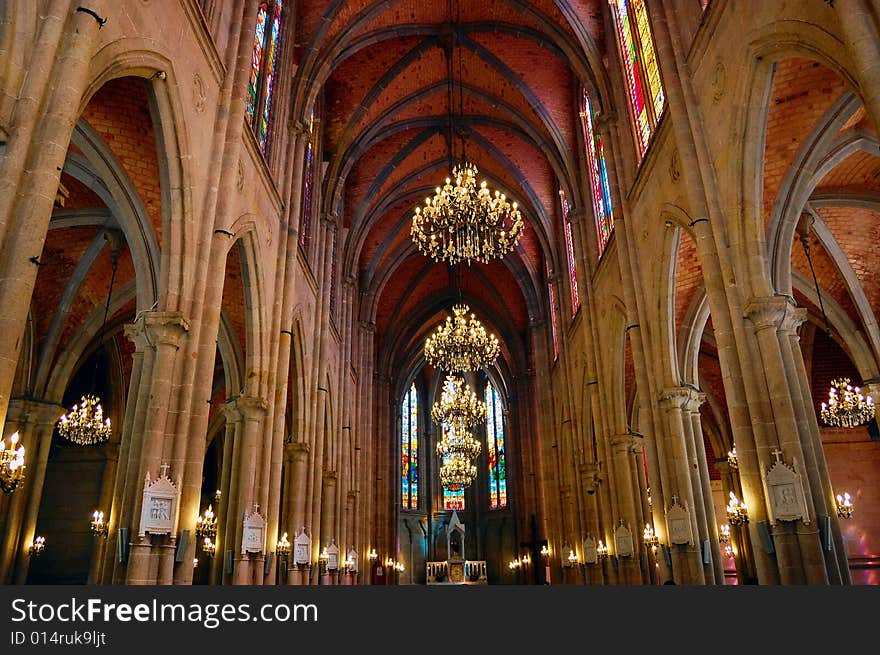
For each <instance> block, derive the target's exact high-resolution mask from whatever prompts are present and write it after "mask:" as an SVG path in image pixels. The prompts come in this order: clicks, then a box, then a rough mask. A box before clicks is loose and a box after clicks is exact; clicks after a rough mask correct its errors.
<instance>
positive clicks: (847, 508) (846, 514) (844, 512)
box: [837, 491, 855, 519]
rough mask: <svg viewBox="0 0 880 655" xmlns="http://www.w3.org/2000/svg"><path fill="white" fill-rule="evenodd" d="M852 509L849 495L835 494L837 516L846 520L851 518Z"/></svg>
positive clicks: (844, 493) (845, 493)
mask: <svg viewBox="0 0 880 655" xmlns="http://www.w3.org/2000/svg"><path fill="white" fill-rule="evenodd" d="M854 509H855V508H854V507H853V502H852V496H850V495H849V493H847V492H846V491H844V492H843V495H842V496H841V495H840V494H837V516H839V517H840V518H842V519H848V518H850V517H852V515H853V511H854Z"/></svg>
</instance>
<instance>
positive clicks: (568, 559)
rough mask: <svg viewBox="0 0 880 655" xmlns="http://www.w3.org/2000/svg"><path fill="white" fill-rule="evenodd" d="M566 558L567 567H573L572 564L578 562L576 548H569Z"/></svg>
mask: <svg viewBox="0 0 880 655" xmlns="http://www.w3.org/2000/svg"><path fill="white" fill-rule="evenodd" d="M565 559H566V562H565V566H566V567H567V568H571V567H572V566H575V565H576V564H577V563H578V556H577V554H576V553H575V552H574V550H572V549H571V548H569V549H568V557H566V558H565Z"/></svg>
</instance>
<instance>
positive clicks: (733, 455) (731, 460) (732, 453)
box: [727, 444, 739, 469]
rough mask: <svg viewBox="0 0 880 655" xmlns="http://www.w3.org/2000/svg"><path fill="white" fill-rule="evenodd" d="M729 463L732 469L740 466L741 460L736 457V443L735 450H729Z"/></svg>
mask: <svg viewBox="0 0 880 655" xmlns="http://www.w3.org/2000/svg"><path fill="white" fill-rule="evenodd" d="M727 464H728V466H730V468H732V469H736V468H739V461H738V460H737V459H736V444H733V450H728V451H727Z"/></svg>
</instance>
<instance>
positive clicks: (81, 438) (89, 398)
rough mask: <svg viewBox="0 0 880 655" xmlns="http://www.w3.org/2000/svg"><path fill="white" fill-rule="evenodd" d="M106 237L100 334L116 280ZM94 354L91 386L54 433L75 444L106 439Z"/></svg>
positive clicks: (114, 246)
mask: <svg viewBox="0 0 880 655" xmlns="http://www.w3.org/2000/svg"><path fill="white" fill-rule="evenodd" d="M106 237H107V240H108V241H110V242H111V247H112V250H111V253H110V256H111V258H112V262H113V272H112V273H111V275H110V288H109V289H108V290H107V302H106V304H105V305H104V320H103V321H101V327H100V329H99V330H98V332H97V334H98V335H100V334H101V332H102V331H103V329H104V326H105V325H106V324H107V315H108V314H109V312H110V297H111V295H112V294H113V283H114V282H115V280H116V270H117V268H118V267H119V247H118V245H117V244H116V242H115V241H114V238H113V237H111V235H110V234H109V233H107V234H106ZM94 357H95V369H94V371H92V387H91V388H92V390H91V392H89V393H87V394H84V395H83V397H82V400H81V401H80V402H79V404H77V405H74V406H73V407H72V408H71V410H70V411H69V412H68V413H67V414H65V415H64V416H62V417H61V418H60V419H58V434H60V435H61V437H63V438H64V439H67V440H68V441H70V442H72V443H75V444H77V445H79V446H92V445H95V444H100V443H104V442H105V441H108V440H109V439H110V435H111V434H112V431H111V429H110V418H109V417H108V418H106V419H105V418H104V408H103V407H101V399H100V398H98V396H96V395H95V393H94V389H95V381H96V378H97V376H98V357H97V354H95V355H94Z"/></svg>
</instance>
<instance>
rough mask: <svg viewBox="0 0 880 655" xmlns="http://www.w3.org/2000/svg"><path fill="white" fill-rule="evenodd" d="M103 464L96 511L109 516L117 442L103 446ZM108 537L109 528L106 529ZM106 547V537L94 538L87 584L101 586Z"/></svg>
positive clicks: (116, 464) (117, 456)
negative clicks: (99, 495)
mask: <svg viewBox="0 0 880 655" xmlns="http://www.w3.org/2000/svg"><path fill="white" fill-rule="evenodd" d="M104 454H105V457H106V459H105V463H104V476H103V479H102V481H101V497H100V499H99V500H98V509H99V510H100V511H102V512H104V516H105V525H107V523H106V517H107V516H109V514H110V512H109V509H110V503H111V502H112V501H113V485H114V482H115V481H116V472H117V468H118V464H119V442H113V443H108V444H107V445H106V446H104ZM108 536H109V527H108ZM106 547H107V538H106V537H95V548H94V550H93V551H92V561H91V564H90V565H89V577H88V581H89V584H101V582H102V579H101V569H102V565H103V563H104V557H105V550H106Z"/></svg>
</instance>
